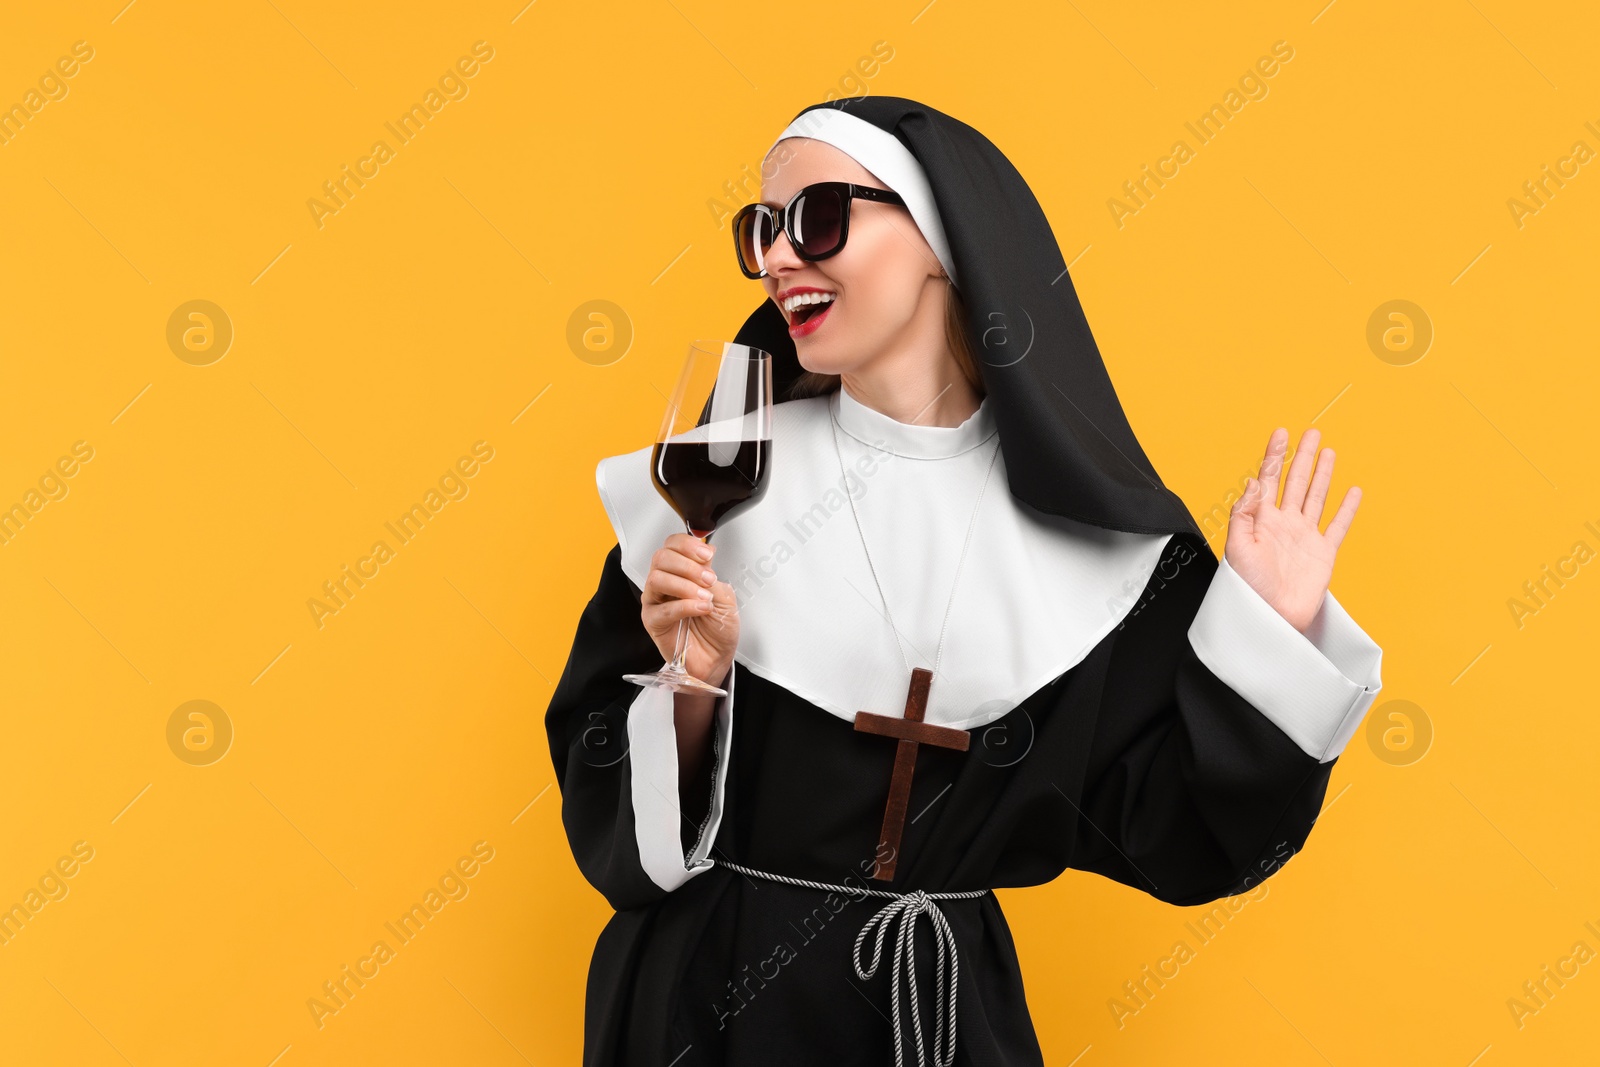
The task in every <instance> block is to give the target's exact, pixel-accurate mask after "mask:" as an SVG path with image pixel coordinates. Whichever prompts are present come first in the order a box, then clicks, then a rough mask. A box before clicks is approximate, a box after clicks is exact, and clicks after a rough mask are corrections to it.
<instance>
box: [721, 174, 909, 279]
mask: <svg viewBox="0 0 1600 1067" xmlns="http://www.w3.org/2000/svg"><path fill="white" fill-rule="evenodd" d="M851 200H876V201H878V202H879V203H881V204H898V205H899V206H900V207H905V206H906V202H905V201H904V200H902V199H901V198H900V195H899V194H898V193H893V192H890V191H889V190H887V189H874V188H872V187H871V186H869V185H856V184H855V183H854V182H817V183H816V184H815V185H808V186H806V187H805V188H804V189H801V190H800V191H799V192H798V193H795V194H794V196H792V197H790V198H789V202H788V203H787V204H785V205H784V206H783V207H781V208H772V207H769V206H768V205H766V204H746V205H745V206H744V207H742V208H740V209H739V210H738V212H737V213H736V214H735V215H734V216H733V246H734V249H735V251H737V252H738V254H739V269H740V270H742V271H744V276H745V277H746V278H764V277H766V275H767V252H768V250H769V249H771V248H772V244H773V242H774V241H776V240H777V239H778V234H779V232H782V233H785V234H787V235H788V236H789V244H790V246H791V247H793V248H794V251H795V255H797V256H799V257H800V258H801V259H803V260H806V261H807V262H815V261H816V260H819V259H827V258H828V257H829V256H832V255H837V254H838V252H839V250H840V249H842V248H843V247H844V242H845V238H846V237H848V236H849V234H850V201H851Z"/></svg>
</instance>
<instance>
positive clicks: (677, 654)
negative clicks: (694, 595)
mask: <svg viewBox="0 0 1600 1067" xmlns="http://www.w3.org/2000/svg"><path fill="white" fill-rule="evenodd" d="M688 532H689V535H690V536H691V537H692V536H694V531H693V530H689V531H688ZM698 540H699V541H700V543H701V544H710V543H711V535H710V534H709V533H708V534H706V535H705V536H704V537H701V538H699V539H698ZM688 636H689V620H688V619H687V618H682V619H679V620H678V636H677V637H676V638H674V639H673V642H672V662H671V663H669V664H667V670H669V671H671V672H672V673H673V674H684V673H687V672H685V670H684V668H683V657H684V656H686V655H688V652H689V641H688Z"/></svg>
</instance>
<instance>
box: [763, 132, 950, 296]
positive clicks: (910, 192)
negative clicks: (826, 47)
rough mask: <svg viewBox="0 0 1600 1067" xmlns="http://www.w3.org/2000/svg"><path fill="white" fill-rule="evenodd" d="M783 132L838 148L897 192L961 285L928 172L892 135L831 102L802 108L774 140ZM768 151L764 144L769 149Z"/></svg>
mask: <svg viewBox="0 0 1600 1067" xmlns="http://www.w3.org/2000/svg"><path fill="white" fill-rule="evenodd" d="M786 137H809V138H811V139H812V140H815V141H823V142H826V143H827V144H831V145H833V147H835V148H837V149H839V151H841V152H843V153H844V154H845V155H847V156H849V157H850V158H851V159H853V160H855V161H856V162H857V163H860V164H861V165H862V166H863V167H865V168H867V169H868V170H870V171H871V172H872V173H873V176H874V177H876V178H877V179H878V180H879V181H881V182H883V184H884V185H887V186H888V187H889V188H890V189H892V190H894V191H895V192H897V193H899V194H900V197H901V199H903V200H904V201H905V202H906V208H907V210H909V211H910V212H911V217H912V219H914V220H915V221H916V223H917V228H918V229H919V230H921V231H922V236H923V238H924V239H925V240H926V241H927V242H928V247H930V248H932V249H933V254H934V255H936V256H938V257H939V262H940V263H941V264H943V265H944V270H945V273H946V274H948V275H950V282H951V284H952V285H955V286H956V287H957V288H960V279H958V278H957V277H956V265H955V261H954V259H952V258H951V256H950V243H949V241H947V240H946V239H945V235H944V223H943V222H942V221H940V219H939V209H938V207H937V206H936V205H935V204H934V201H933V186H931V185H929V184H928V175H927V172H926V171H924V170H923V169H922V164H921V163H918V162H917V157H916V156H914V155H912V154H911V150H910V149H908V148H907V147H906V146H905V145H903V144H901V143H900V139H899V138H898V137H896V136H895V135H894V134H892V133H889V132H887V131H885V130H880V129H879V128H878V127H876V126H874V125H873V124H872V123H870V122H868V121H867V120H866V119H862V118H857V117H856V116H855V115H851V114H849V113H848V112H845V111H841V110H839V109H838V108H832V107H814V108H812V109H811V110H809V111H805V112H802V113H801V114H800V115H799V117H797V118H796V119H795V120H794V121H793V122H791V123H789V128H788V129H786V130H784V131H783V132H782V133H780V134H779V135H778V138H777V140H775V141H773V142H772V145H773V147H774V148H776V147H777V144H778V141H781V140H783V139H784V138H786ZM771 151H772V149H771V148H769V149H767V152H768V154H770V153H771Z"/></svg>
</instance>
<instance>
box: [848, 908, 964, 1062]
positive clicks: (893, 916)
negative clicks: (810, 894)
mask: <svg viewBox="0 0 1600 1067" xmlns="http://www.w3.org/2000/svg"><path fill="white" fill-rule="evenodd" d="M919 915H926V916H927V917H928V919H929V921H930V922H931V923H932V924H933V943H934V947H935V949H936V950H937V953H938V954H937V955H936V956H935V957H934V959H935V963H934V994H933V1000H934V1017H935V1019H936V1020H937V1022H936V1023H935V1025H934V1032H933V1034H934V1036H933V1063H934V1067H950V1064H951V1063H952V1062H954V1060H955V1055H956V989H957V987H958V986H959V984H960V967H961V958H960V956H959V954H958V953H957V952H956V935H955V932H954V931H952V930H951V929H950V923H949V921H948V920H947V919H945V917H944V912H942V911H940V910H939V905H937V904H935V903H934V902H933V901H932V900H931V899H929V897H928V894H927V893H925V892H923V891H922V890H920V889H918V890H916V891H914V892H911V893H907V894H906V895H904V896H902V897H900V898H899V899H898V900H893V901H890V902H889V903H888V904H885V905H884V906H883V907H882V908H880V909H878V913H877V914H876V915H874V916H873V917H872V918H870V919H868V920H867V923H866V925H865V926H863V927H862V928H861V932H860V933H859V934H857V935H856V946H855V951H854V952H853V953H852V959H853V961H854V963H855V968H856V976H857V977H859V978H860V979H861V980H862V981H866V980H867V979H869V978H871V977H872V976H873V975H875V974H877V973H878V964H879V963H880V962H882V958H883V939H884V937H885V936H886V935H887V934H888V933H889V928H890V927H891V926H893V925H894V924H895V920H897V919H898V920H899V927H898V929H897V931H896V933H895V948H894V969H893V972H892V974H891V976H890V981H891V985H890V987H889V988H890V995H889V1004H890V1012H891V1014H892V1015H893V1016H894V1062H895V1067H905V1052H904V1048H903V1042H902V1033H903V1031H902V1028H901V1024H900V986H901V975H902V974H904V977H905V987H906V991H907V992H908V993H909V994H910V996H911V1028H912V1033H913V1034H915V1035H916V1039H917V1064H918V1065H919V1067H926V1064H927V1062H928V1053H927V1048H926V1047H925V1045H924V1044H923V1039H922V1008H921V1005H920V1003H919V1002H918V1000H917V972H916V954H915V951H916V950H915V947H914V945H913V940H912V939H913V938H914V937H915V936H916V932H917V916H919ZM874 927H876V928H877V931H878V936H877V938H876V939H875V940H874V942H873V946H872V966H870V967H863V966H862V965H861V946H862V944H863V943H864V942H865V941H866V939H867V935H868V934H870V933H871V932H872V930H873V928H874ZM947 955H948V956H949V957H950V986H949V990H950V995H949V1001H948V1005H947V1004H946V998H945V978H944V967H945V957H946V956H947ZM946 1026H948V1028H949V1037H948V1039H947V1038H946V1035H945V1030H946Z"/></svg>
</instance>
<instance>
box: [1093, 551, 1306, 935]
mask: <svg viewBox="0 0 1600 1067" xmlns="http://www.w3.org/2000/svg"><path fill="white" fill-rule="evenodd" d="M1217 567H1218V563H1217V559H1216V557H1215V556H1214V555H1213V554H1212V552H1211V550H1210V548H1209V547H1208V546H1206V545H1205V544H1204V543H1203V542H1198V541H1196V540H1194V539H1191V538H1187V537H1185V536H1184V535H1177V536H1174V537H1173V538H1172V540H1171V541H1169V542H1168V545H1167V548H1166V550H1165V552H1164V553H1163V556H1162V559H1161V562H1160V563H1159V564H1158V565H1157V567H1156V569H1155V571H1154V572H1153V573H1152V575H1151V576H1150V579H1149V581H1148V582H1147V583H1146V585H1145V588H1144V591H1143V594H1142V596H1141V597H1140V599H1139V601H1138V602H1137V603H1136V604H1135V607H1134V609H1133V611H1132V612H1131V613H1130V614H1129V615H1128V616H1127V617H1126V618H1125V619H1124V620H1123V622H1122V624H1121V625H1120V626H1119V628H1118V629H1117V630H1114V631H1112V633H1111V634H1110V635H1109V636H1108V638H1107V641H1106V642H1105V643H1104V645H1103V647H1101V648H1099V649H1097V650H1096V655H1097V656H1098V655H1103V656H1104V657H1105V659H1104V667H1103V670H1104V674H1103V684H1102V688H1101V692H1100V694H1099V701H1098V706H1097V715H1096V722H1095V726H1094V732H1093V741H1092V743H1091V744H1090V746H1089V753H1088V756H1087V761H1086V763H1085V768H1084V778H1083V782H1084V785H1083V789H1082V793H1081V797H1080V801H1081V803H1079V804H1076V805H1074V807H1075V808H1076V809H1077V811H1076V820H1075V827H1074V836H1073V848H1072V856H1073V859H1072V861H1071V864H1070V865H1071V866H1072V867H1075V868H1077V869H1080V870H1085V871H1091V872H1094V873H1096V874H1101V875H1104V876H1105V877H1107V878H1111V879H1114V880H1116V881H1118V882H1122V883H1124V884H1126V885H1130V886H1134V887H1136V888H1139V889H1143V890H1144V891H1146V892H1148V893H1149V894H1151V895H1152V896H1154V897H1156V898H1158V899H1160V900H1164V901H1166V902H1168V903H1171V904H1177V905H1193V904H1204V903H1207V902H1209V901H1212V900H1216V899H1218V898H1221V897H1226V896H1231V895H1234V894H1237V893H1243V892H1245V891H1247V890H1249V889H1251V888H1253V887H1254V886H1255V885H1257V884H1258V883H1259V882H1261V881H1262V880H1263V879H1265V878H1267V877H1268V876H1270V875H1271V874H1272V873H1273V872H1274V871H1276V870H1278V869H1279V868H1280V867H1282V866H1283V864H1284V863H1286V862H1287V861H1288V860H1289V858H1290V857H1292V856H1293V855H1294V854H1295V853H1296V852H1298V851H1299V850H1300V849H1301V847H1303V846H1304V844H1305V841H1306V838H1307V836H1308V835H1309V834H1310V833H1311V827H1312V826H1313V825H1314V824H1315V822H1316V819H1317V815H1318V814H1319V812H1320V810H1321V806H1322V800H1323V797H1324V795H1325V794H1326V791H1327V788H1328V780H1329V776H1330V775H1331V773H1332V771H1333V765H1334V763H1335V762H1337V761H1336V760H1330V761H1329V762H1327V763H1320V762H1318V760H1317V759H1316V758H1315V757H1313V756H1312V755H1310V754H1308V753H1307V752H1305V751H1304V750H1302V749H1301V748H1300V747H1299V746H1298V745H1297V744H1296V743H1295V742H1294V741H1293V740H1292V739H1290V738H1289V736H1288V735H1286V734H1285V733H1284V732H1283V731H1282V730H1281V729H1279V727H1278V726H1277V725H1276V724H1275V723H1274V722H1273V721H1272V720H1271V719H1269V718H1268V717H1267V716H1266V715H1264V714H1262V713H1261V712H1260V711H1259V710H1257V709H1256V708H1255V707H1253V706H1251V705H1250V704H1249V703H1248V702H1247V701H1245V699H1244V698H1243V697H1241V696H1239V695H1238V694H1237V693H1235V692H1234V691H1233V690H1232V689H1230V688H1229V687H1228V686H1227V685H1226V684H1224V683H1223V682H1222V681H1221V680H1220V679H1219V678H1217V676H1216V675H1215V674H1213V673H1212V672H1211V671H1210V670H1208V669H1207V668H1206V666H1205V665H1204V664H1203V663H1202V662H1201V661H1200V659H1199V658H1198V657H1197V655H1196V653H1195V650H1194V648H1193V647H1192V645H1191V644H1190V641H1189V637H1188V630H1189V626H1190V623H1191V622H1192V621H1193V620H1194V618H1195V615H1196V613H1197V612H1198V611H1199V608H1200V604H1201V602H1202V600H1203V599H1204V597H1205V594H1206V590H1207V588H1208V587H1209V585H1210V583H1211V579H1212V576H1213V575H1214V574H1215V572H1216V570H1217Z"/></svg>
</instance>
